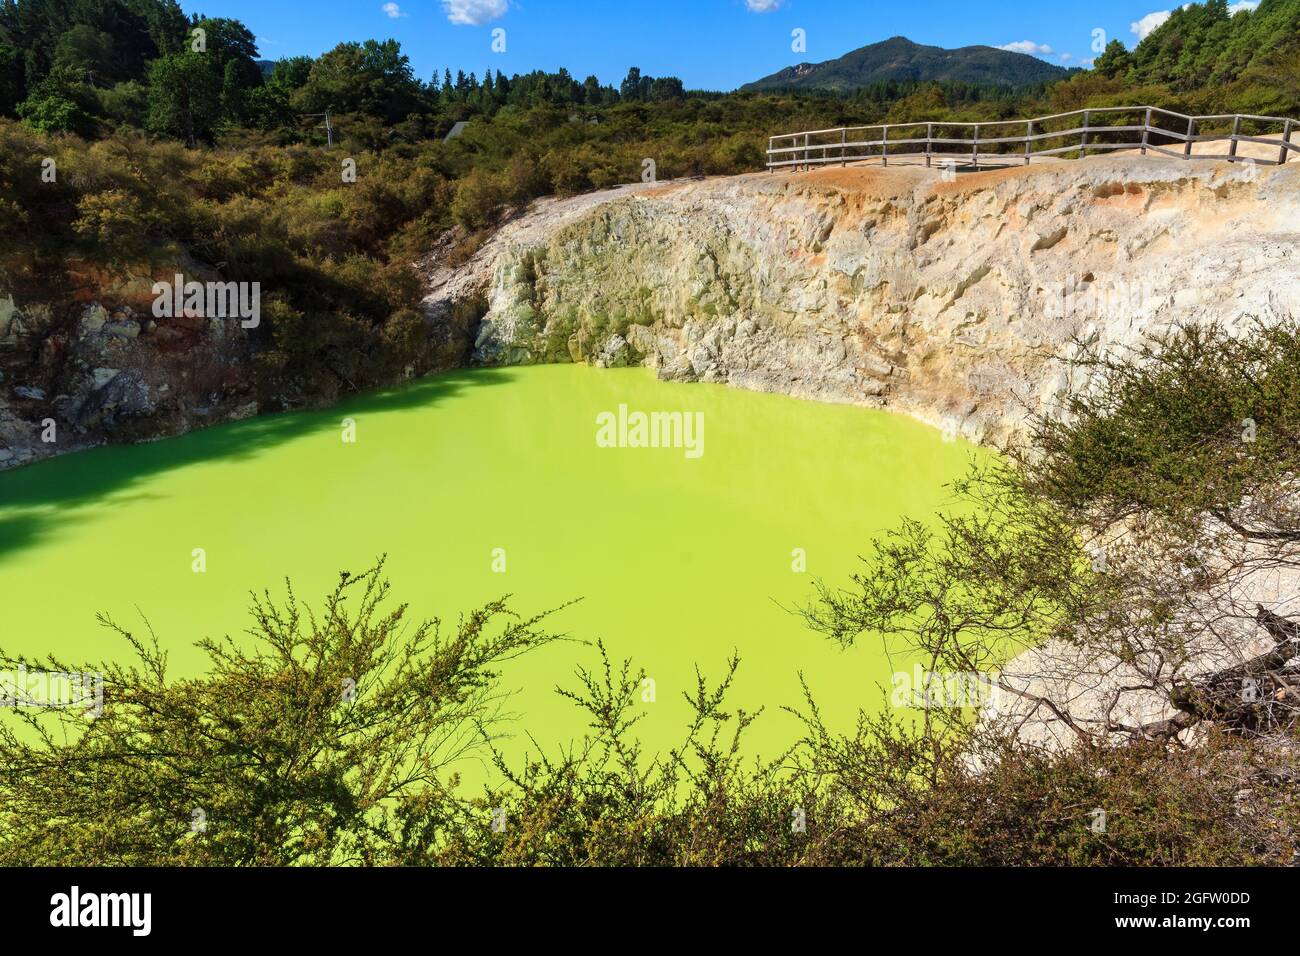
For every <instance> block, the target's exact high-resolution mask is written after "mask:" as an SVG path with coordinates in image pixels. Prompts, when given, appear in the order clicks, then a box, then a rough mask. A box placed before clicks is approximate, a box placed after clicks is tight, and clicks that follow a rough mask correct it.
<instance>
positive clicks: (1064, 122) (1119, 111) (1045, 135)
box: [767, 106, 1300, 172]
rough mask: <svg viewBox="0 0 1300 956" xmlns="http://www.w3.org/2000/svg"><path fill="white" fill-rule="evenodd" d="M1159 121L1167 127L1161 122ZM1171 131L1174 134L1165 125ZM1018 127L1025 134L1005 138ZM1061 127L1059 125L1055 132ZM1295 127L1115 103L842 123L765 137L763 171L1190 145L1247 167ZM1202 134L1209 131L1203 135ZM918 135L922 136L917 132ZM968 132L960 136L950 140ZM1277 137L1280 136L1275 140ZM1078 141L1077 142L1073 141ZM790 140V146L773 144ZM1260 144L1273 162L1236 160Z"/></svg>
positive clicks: (1283, 156) (1272, 119)
mask: <svg viewBox="0 0 1300 956" xmlns="http://www.w3.org/2000/svg"><path fill="white" fill-rule="evenodd" d="M1097 117H1101V118H1102V119H1103V120H1107V119H1108V123H1107V124H1106V125H1094V122H1096V118H1097ZM1161 124H1165V125H1161ZM1175 125H1176V126H1177V127H1178V128H1177V129H1170V128H1166V126H1175ZM1020 127H1023V128H1024V130H1025V132H1024V135H1013V136H1008V135H1005V132H1006V131H1008V130H1013V129H1014V130H1016V131H1017V132H1018V130H1019V128H1020ZM1058 127H1059V128H1058ZM1297 128H1300V122H1297V121H1296V120H1292V119H1288V118H1286V117H1285V116H1250V115H1246V114H1241V113H1233V114H1226V115H1220V116H1186V115H1184V114H1182V113H1175V112H1173V111H1172V110H1164V109H1160V108H1159V107H1156V106H1113V107H1107V108H1105V109H1086V110H1074V111H1073V112H1070V113H1057V114H1055V115H1053V116H1040V117H1037V118H1035V119H1030V120H996V121H993V122H987V123H949V122H925V123H886V124H881V125H878V126H841V127H837V128H835V129H818V130H808V131H806V132H802V133H783V134H781V135H779V136H772V137H770V138H769V140H768V149H767V156H768V159H767V168H768V171H769V172H770V171H772V170H775V169H780V168H782V167H789V166H793V167H796V168H804V169H810V168H812V167H813V166H822V165H829V164H833V163H839V164H841V165H848V164H849V163H857V162H864V161H867V160H872V159H879V160H880V161H881V165H884V166H888V165H889V157H890V155H891V151H892V152H893V155H894V156H895V157H897V156H900V155H903V154H907V155H912V156H919V155H924V156H925V164H926V165H927V166H930V165H932V163H933V161H934V160H935V159H936V158H938V159H940V160H944V161H948V160H951V161H954V162H955V161H956V160H959V159H960V160H962V161H963V164H964V163H965V162H966V161H969V163H970V164H971V165H973V166H974V167H975V168H976V169H978V168H979V163H980V156H981V150H983V151H984V152H983V155H984V156H985V157H986V158H987V157H990V156H997V157H999V158H1000V159H1010V160H1012V161H1013V162H1014V161H1018V160H1020V159H1022V158H1023V162H1024V163H1025V164H1026V165H1028V163H1029V161H1030V160H1031V159H1033V158H1034V157H1035V156H1061V157H1063V158H1068V157H1069V154H1071V153H1073V154H1076V156H1086V155H1087V154H1088V153H1090V152H1093V151H1104V150H1116V149H1136V150H1140V151H1141V153H1142V155H1144V156H1145V155H1146V154H1147V153H1148V152H1152V153H1159V154H1162V155H1165V156H1173V157H1176V158H1180V159H1191V158H1193V153H1192V145H1193V144H1194V143H1199V142H1210V141H1226V142H1227V143H1228V144H1229V146H1228V152H1227V153H1226V154H1213V155H1208V154H1205V153H1197V154H1196V155H1195V158H1197V159H1222V160H1228V161H1229V162H1253V163H1258V164H1260V165H1267V166H1280V165H1282V164H1283V163H1285V162H1286V161H1287V159H1288V158H1289V155H1290V153H1291V151H1292V150H1295V151H1297V152H1300V145H1296V144H1294V143H1292V142H1291V134H1292V132H1293V131H1294V130H1295V129H1297ZM1207 130H1209V131H1208V132H1207ZM921 131H924V134H925V135H924V136H921V135H917V134H919V133H920V132H921ZM962 131H965V132H966V135H965V136H964V137H962V136H957V135H953V134H954V133H960V132H962ZM1278 134H1280V138H1278ZM1076 139H1077V142H1076ZM787 141H788V142H790V144H791V145H779V144H781V143H785V142H787ZM1240 143H1261V144H1264V145H1266V146H1272V147H1276V148H1277V150H1278V154H1277V159H1276V160H1274V159H1264V158H1259V157H1247V156H1239V155H1238V144H1240Z"/></svg>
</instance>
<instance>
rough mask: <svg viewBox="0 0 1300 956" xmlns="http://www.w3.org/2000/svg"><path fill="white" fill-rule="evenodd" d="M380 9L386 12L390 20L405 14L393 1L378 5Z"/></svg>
mask: <svg viewBox="0 0 1300 956" xmlns="http://www.w3.org/2000/svg"><path fill="white" fill-rule="evenodd" d="M380 9H381V10H383V11H384V13H386V14H388V19H390V20H396V19H397V18H398V17H404V16H407V14H405V13H403V12H402V8H401V7H399V6H398V5H397V4H395V3H385V4H384V5H383V6H382V7H380Z"/></svg>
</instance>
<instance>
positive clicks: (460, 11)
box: [442, 0, 510, 27]
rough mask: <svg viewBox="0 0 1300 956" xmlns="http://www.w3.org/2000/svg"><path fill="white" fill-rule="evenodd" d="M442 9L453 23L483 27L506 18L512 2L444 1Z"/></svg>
mask: <svg viewBox="0 0 1300 956" xmlns="http://www.w3.org/2000/svg"><path fill="white" fill-rule="evenodd" d="M442 8H443V9H444V10H446V11H447V19H448V20H450V21H451V22H452V23H455V24H458V25H460V26H469V27H481V26H482V25H483V24H485V23H490V22H491V21H493V20H499V19H501V18H502V17H504V16H505V15H506V11H507V10H509V9H510V0H442Z"/></svg>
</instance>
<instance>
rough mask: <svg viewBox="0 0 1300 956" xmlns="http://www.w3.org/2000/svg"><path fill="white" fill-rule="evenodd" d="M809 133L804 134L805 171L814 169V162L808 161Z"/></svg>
mask: <svg viewBox="0 0 1300 956" xmlns="http://www.w3.org/2000/svg"><path fill="white" fill-rule="evenodd" d="M809 158H810V157H809V156H808V134H807V133H804V134H803V171H804V172H805V173H806V172H808V171H809V170H811V169H812V163H810V162H808V160H809Z"/></svg>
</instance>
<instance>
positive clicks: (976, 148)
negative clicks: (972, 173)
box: [970, 123, 980, 172]
mask: <svg viewBox="0 0 1300 956" xmlns="http://www.w3.org/2000/svg"><path fill="white" fill-rule="evenodd" d="M970 128H971V130H972V131H973V132H972V133H971V138H970V142H971V149H970V161H971V164H972V165H973V166H974V167H975V170H976V172H978V171H979V168H980V124H979V123H971V127H970Z"/></svg>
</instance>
